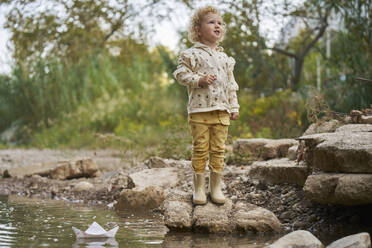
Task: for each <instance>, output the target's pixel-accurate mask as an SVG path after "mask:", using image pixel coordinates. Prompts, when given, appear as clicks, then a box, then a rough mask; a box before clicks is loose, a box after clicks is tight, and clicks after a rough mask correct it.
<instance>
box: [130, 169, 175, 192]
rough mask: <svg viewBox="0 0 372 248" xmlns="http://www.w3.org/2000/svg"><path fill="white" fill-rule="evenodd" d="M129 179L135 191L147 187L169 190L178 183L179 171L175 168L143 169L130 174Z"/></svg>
mask: <svg viewBox="0 0 372 248" xmlns="http://www.w3.org/2000/svg"><path fill="white" fill-rule="evenodd" d="M129 177H130V178H131V179H132V181H133V183H134V185H135V189H136V190H140V189H144V188H146V187H149V186H155V187H159V188H162V189H165V190H169V189H170V188H172V187H174V186H175V185H177V184H178V183H179V181H180V178H179V169H177V168H153V169H144V170H141V171H139V172H135V173H132V174H130V175H129Z"/></svg>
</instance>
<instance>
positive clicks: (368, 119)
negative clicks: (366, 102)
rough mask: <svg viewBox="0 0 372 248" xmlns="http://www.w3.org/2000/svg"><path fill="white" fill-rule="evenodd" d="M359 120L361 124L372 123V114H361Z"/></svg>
mask: <svg viewBox="0 0 372 248" xmlns="http://www.w3.org/2000/svg"><path fill="white" fill-rule="evenodd" d="M360 122H361V123H363V124H372V116H365V115H362V116H361V117H360Z"/></svg>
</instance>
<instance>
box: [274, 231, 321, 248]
mask: <svg viewBox="0 0 372 248" xmlns="http://www.w3.org/2000/svg"><path fill="white" fill-rule="evenodd" d="M296 247H301V248H324V245H323V244H322V242H320V241H319V240H318V239H317V238H316V237H315V236H314V235H313V234H311V233H310V232H308V231H303V230H299V231H294V232H291V233H289V234H287V235H285V236H283V237H281V238H280V239H278V240H277V241H275V242H274V243H273V244H272V245H269V246H268V247H267V248H296Z"/></svg>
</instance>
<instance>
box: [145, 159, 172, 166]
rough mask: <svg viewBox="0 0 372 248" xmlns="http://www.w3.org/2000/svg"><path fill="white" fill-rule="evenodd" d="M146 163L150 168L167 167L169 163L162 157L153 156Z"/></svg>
mask: <svg viewBox="0 0 372 248" xmlns="http://www.w3.org/2000/svg"><path fill="white" fill-rule="evenodd" d="M145 165H146V166H147V167H148V168H149V169H152V168H166V167H169V165H168V164H167V163H166V162H165V161H164V159H162V158H160V157H151V158H149V159H148V160H146V161H145Z"/></svg>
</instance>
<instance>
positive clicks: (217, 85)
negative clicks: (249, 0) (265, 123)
mask: <svg viewBox="0 0 372 248" xmlns="http://www.w3.org/2000/svg"><path fill="white" fill-rule="evenodd" d="M224 28H225V26H224V23H223V20H222V17H221V14H220V13H219V12H218V11H217V9H215V8H214V7H211V6H207V7H203V8H200V9H198V10H197V11H196V12H195V14H194V15H193V17H192V18H191V23H190V28H189V40H190V41H191V42H193V43H194V46H193V47H191V48H189V49H187V50H185V51H183V52H181V54H180V56H179V61H178V67H177V70H176V71H175V72H174V76H175V78H176V79H177V81H178V82H179V83H180V84H181V85H184V86H187V89H188V95H189V102H188V107H187V110H188V114H189V124H190V128H191V135H192V140H193V141H192V145H193V150H192V160H191V161H192V162H191V164H192V168H193V170H194V191H193V203H194V204H206V203H207V198H206V195H205V176H204V171H205V167H206V162H207V156H208V153H209V169H210V177H209V190H210V196H211V199H212V201H213V202H214V203H219V204H223V203H225V196H224V195H223V193H222V190H221V180H222V171H223V161H224V152H225V142H226V139H227V131H228V126H229V125H230V120H236V119H238V116H239V104H238V100H237V95H236V92H237V90H238V89H239V87H238V84H237V83H236V82H235V79H234V75H233V69H234V64H235V60H234V59H233V58H231V57H228V56H227V55H226V54H225V53H224V52H223V48H222V47H220V46H218V44H219V43H220V42H221V41H222V39H223V37H224V33H225V29H224Z"/></svg>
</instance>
